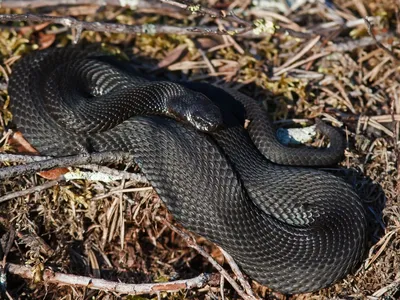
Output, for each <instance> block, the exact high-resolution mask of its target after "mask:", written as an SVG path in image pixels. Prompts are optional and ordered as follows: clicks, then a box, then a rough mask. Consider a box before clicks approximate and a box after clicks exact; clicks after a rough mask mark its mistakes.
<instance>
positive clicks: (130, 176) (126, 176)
mask: <svg viewBox="0 0 400 300" xmlns="http://www.w3.org/2000/svg"><path fill="white" fill-rule="evenodd" d="M78 167H80V168H82V169H87V170H91V171H94V172H98V173H104V174H108V175H111V176H115V177H118V176H119V177H121V179H122V180H133V181H136V182H138V183H143V184H150V183H149V181H148V180H147V178H146V177H145V176H144V175H142V174H139V173H130V172H127V171H121V170H116V169H111V168H108V167H105V166H99V165H79V166H78Z"/></svg>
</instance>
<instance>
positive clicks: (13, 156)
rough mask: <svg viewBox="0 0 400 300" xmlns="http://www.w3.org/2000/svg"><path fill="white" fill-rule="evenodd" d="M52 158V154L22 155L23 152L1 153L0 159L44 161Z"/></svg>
mask: <svg viewBox="0 0 400 300" xmlns="http://www.w3.org/2000/svg"><path fill="white" fill-rule="evenodd" d="M48 159H52V157H51V156H40V155H21V154H9V153H1V154H0V161H1V162H13V163H25V164H29V163H33V162H37V161H43V160H48Z"/></svg>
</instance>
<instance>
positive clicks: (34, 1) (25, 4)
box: [0, 0, 166, 9]
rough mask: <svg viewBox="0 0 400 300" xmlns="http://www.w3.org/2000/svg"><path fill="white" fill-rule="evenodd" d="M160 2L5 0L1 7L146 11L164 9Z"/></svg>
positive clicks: (149, 0)
mask: <svg viewBox="0 0 400 300" xmlns="http://www.w3.org/2000/svg"><path fill="white" fill-rule="evenodd" d="M160 4H161V3H159V1H155V0H139V1H126V0H125V1H124V0H19V1H15V0H3V1H0V7H4V8H30V9H33V8H39V7H54V6H61V5H63V6H67V5H98V6H104V5H111V6H128V7H129V8H131V9H145V8H150V7H155V6H158V7H164V8H165V6H166V5H162V4H161V5H160Z"/></svg>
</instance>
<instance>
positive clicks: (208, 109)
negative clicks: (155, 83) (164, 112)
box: [168, 91, 222, 132]
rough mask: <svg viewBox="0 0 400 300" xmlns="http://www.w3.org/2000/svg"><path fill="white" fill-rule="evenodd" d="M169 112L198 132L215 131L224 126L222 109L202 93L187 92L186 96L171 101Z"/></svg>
mask: <svg viewBox="0 0 400 300" xmlns="http://www.w3.org/2000/svg"><path fill="white" fill-rule="evenodd" d="M168 105H169V111H170V112H172V114H173V115H174V116H175V117H176V118H177V119H179V120H182V121H184V122H186V123H189V124H190V125H192V126H193V127H195V128H196V129H197V130H200V131H204V132H212V131H215V130H216V129H217V128H218V127H220V126H221V125H222V114H221V111H220V109H219V108H218V107H217V106H216V105H215V104H214V103H213V102H212V101H211V100H210V99H209V98H208V97H206V96H204V95H203V94H201V93H196V92H192V91H186V93H185V94H184V96H183V97H182V96H181V95H180V96H179V97H176V98H171V99H169V104H168Z"/></svg>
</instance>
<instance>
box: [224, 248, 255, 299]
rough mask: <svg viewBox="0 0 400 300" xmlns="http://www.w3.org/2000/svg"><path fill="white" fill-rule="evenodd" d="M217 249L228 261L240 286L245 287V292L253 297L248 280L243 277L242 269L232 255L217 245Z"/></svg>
mask: <svg viewBox="0 0 400 300" xmlns="http://www.w3.org/2000/svg"><path fill="white" fill-rule="evenodd" d="M219 250H220V251H221V252H222V254H223V255H224V256H225V259H226V261H227V262H228V264H229V266H230V267H231V269H232V271H233V273H235V275H236V277H237V278H238V280H239V281H240V283H241V285H242V287H243V288H244V289H245V291H246V293H247V294H249V295H250V296H253V297H255V296H254V293H253V290H252V289H251V286H250V284H249V282H248V281H247V280H246V279H245V278H244V275H243V273H242V271H240V268H239V266H238V265H237V264H236V262H235V260H234V259H233V257H232V256H230V254H228V252H226V251H225V250H224V249H222V248H220V247H219Z"/></svg>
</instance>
